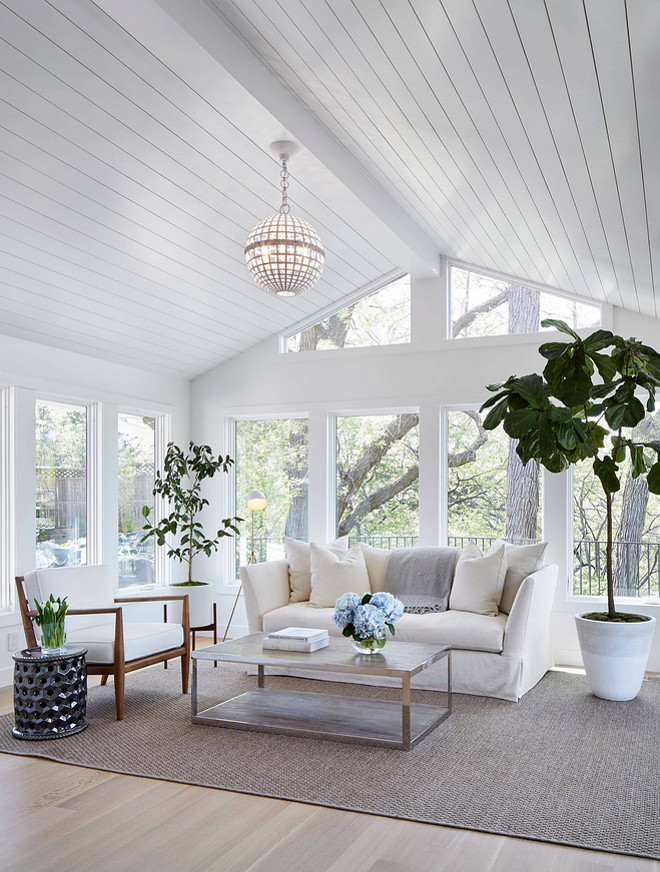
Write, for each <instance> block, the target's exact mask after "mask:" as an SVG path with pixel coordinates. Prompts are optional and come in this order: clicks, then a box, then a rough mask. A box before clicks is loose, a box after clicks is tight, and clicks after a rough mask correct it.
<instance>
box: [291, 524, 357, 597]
mask: <svg viewBox="0 0 660 872" xmlns="http://www.w3.org/2000/svg"><path fill="white" fill-rule="evenodd" d="M326 547H327V548H328V550H330V551H333V552H334V553H335V554H342V553H343V552H344V551H346V550H347V548H348V536H341V537H340V538H339V539H336V540H335V541H334V542H331V543H330V545H327V546H326ZM284 549H285V551H286V559H287V560H288V562H289V586H290V588H291V596H290V597H289V602H290V603H302V602H308V601H309V595H310V593H311V589H312V569H311V564H310V548H309V542H303V541H301V540H300V539H289V538H288V536H285V537H284Z"/></svg>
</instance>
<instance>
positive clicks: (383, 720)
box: [191, 633, 452, 751]
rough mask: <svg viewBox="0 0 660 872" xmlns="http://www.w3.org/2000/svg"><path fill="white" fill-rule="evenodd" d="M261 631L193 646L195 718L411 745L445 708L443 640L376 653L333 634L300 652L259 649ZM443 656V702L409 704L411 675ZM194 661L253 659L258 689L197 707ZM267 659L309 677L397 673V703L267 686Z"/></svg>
mask: <svg viewBox="0 0 660 872" xmlns="http://www.w3.org/2000/svg"><path fill="white" fill-rule="evenodd" d="M264 636H265V634H263V633H257V634H254V635H252V636H244V637H243V638H241V639H236V640H234V641H231V642H224V643H222V644H220V645H213V646H211V647H209V648H203V649H201V650H199V651H194V652H193V654H192V669H193V672H192V699H191V720H192V723H193V724H208V725H212V726H217V727H227V728H229V729H234V730H253V731H257V732H266V733H281V734H286V735H292V736H307V737H310V736H311V737H314V738H318V739H329V740H332V741H335V742H337V741H339V742H356V743H359V744H365V745H380V746H384V747H388V748H395V749H400V750H404V751H409V750H410V749H411V748H414V747H415V745H417V744H418V743H419V742H421V740H422V739H423V738H424V737H425V736H427V735H428V734H429V733H430V732H431V731H432V730H434V729H435V728H436V727H437V726H438V725H439V724H441V723H442V722H443V721H444V720H446V719H447V718H448V717H449V715H450V714H451V707H452V689H451V648H450V646H449V645H446V646H441V647H438V646H436V645H424V644H419V643H416V642H388V643H387V646H386V647H385V649H384V651H383V653H382V654H374V655H360V654H355V653H353V652H352V651H351V649H350V647H349V644H348V640H346V639H335V638H331V640H330V645H329V646H328V647H327V648H322V649H320V650H319V651H315V652H313V653H312V654H304V653H300V652H293V651H271V650H267V651H264V650H263V648H262V642H263V639H264ZM442 659H445V661H446V664H447V692H446V697H447V705H446V706H445V707H440V706H436V705H428V704H421V703H411V697H410V681H411V678H412V677H413V676H414V675H417V674H418V673H419V672H422V671H423V670H424V669H427V668H428V667H429V666H431V665H432V664H433V663H435V662H437V661H439V660H442ZM199 660H212V661H218V660H219V661H228V662H233V663H244V664H246V665H252V666H256V667H257V688H256V689H255V690H250V691H248V692H247V693H243V694H241V695H240V696H237V697H234V698H233V699H230V700H227V701H225V702H222V703H220V704H218V705H214V706H211V707H210V708H207V709H205V710H204V711H201V712H200V711H199V710H198V684H197V681H198V676H197V663H198V661H199ZM270 666H279V667H286V668H289V669H306V670H310V671H313V672H314V673H316V675H314V677H315V678H321V679H322V678H324V675H325V674H327V673H332V672H335V673H344V674H347V675H351V674H352V675H364V676H368V675H373V676H386V677H390V678H396V679H400V680H401V702H400V703H399V702H396V701H393V700H384V699H365V698H364V697H355V696H345V695H340V694H337V693H334V694H332V693H312V692H303V691H289V690H280V689H277V688H267V687H266V686H265V670H266V668H267V667H270ZM327 680H328V681H332V678H331V677H330V676H328V677H327Z"/></svg>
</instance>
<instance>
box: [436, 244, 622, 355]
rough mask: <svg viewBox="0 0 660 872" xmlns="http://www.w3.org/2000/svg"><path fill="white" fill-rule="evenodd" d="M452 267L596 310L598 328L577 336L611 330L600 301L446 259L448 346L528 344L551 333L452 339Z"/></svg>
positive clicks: (607, 310) (604, 305) (606, 307)
mask: <svg viewBox="0 0 660 872" xmlns="http://www.w3.org/2000/svg"><path fill="white" fill-rule="evenodd" d="M452 267H456V269H461V270H465V271H466V272H474V273H477V274H478V275H481V276H486V277H487V278H492V279H495V280H496V281H502V282H509V283H510V284H517V285H523V286H524V287H526V288H529V289H530V290H533V291H539V293H541V294H550V295H551V296H553V297H561V298H562V299H565V300H570V301H571V302H576V303H583V304H585V305H588V306H593V307H595V308H597V309H598V311H599V313H600V325H599V326H598V327H595V328H592V327H578V328H576V331H577V332H578V333H580V332H581V331H585V333H586V332H587V331H588V332H591V331H592V330H594V329H605V330H608V329H611V327H612V308H611V306H609V305H608V304H607V303H606V302H604V301H603V300H594V299H593V298H592V297H585V296H582V295H581V294H573V293H570V292H569V291H564V290H562V289H561V288H555V287H553V286H552V285H545V284H543V283H542V282H535V281H530V280H528V279H526V278H523V277H522V276H515V275H512V274H510V273H503V272H499V271H498V270H495V269H487V268H486V267H481V266H478V265H477V264H473V263H467V262H466V261H462V260H457V259H455V258H451V257H448V258H447V259H446V276H445V281H446V294H445V300H446V336H445V339H447V340H448V341H450V342H457V341H459V340H460V341H461V342H482V343H484V342H485V343H489V342H493V341H494V340H499V341H500V342H502V341H504V340H507V341H508V340H511V338H512V337H513V338H516V339H517V338H518V337H519V336H524V337H527V339H528V341H529V338H530V337H538V336H548V335H551V334H552V333H553V332H556V331H552V330H537V331H535V332H534V333H494V334H492V335H489V336H457V337H455V338H454V337H453V336H452V335H451V334H452V281H451V271H452Z"/></svg>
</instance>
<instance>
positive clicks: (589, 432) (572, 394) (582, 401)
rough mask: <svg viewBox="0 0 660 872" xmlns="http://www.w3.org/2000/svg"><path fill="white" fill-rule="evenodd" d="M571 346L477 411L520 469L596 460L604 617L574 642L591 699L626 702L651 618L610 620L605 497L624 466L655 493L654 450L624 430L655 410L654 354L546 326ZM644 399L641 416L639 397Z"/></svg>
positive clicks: (553, 345)
mask: <svg viewBox="0 0 660 872" xmlns="http://www.w3.org/2000/svg"><path fill="white" fill-rule="evenodd" d="M542 323H543V326H544V327H554V328H556V329H557V330H559V331H560V332H561V333H565V334H567V335H568V336H569V337H570V341H569V342H547V343H545V344H544V345H542V346H541V347H540V348H539V353H540V354H541V355H542V356H543V357H544V358H545V359H546V360H547V363H546V365H545V368H544V370H543V375H538V374H532V375H525V376H521V377H517V376H511V377H510V378H509V379H507V381H505V382H502V383H501V384H495V385H488V390H489V391H493V392H494V394H495V396H493V397H491V398H490V399H489V400H488V401H487V402H486V403H484V405H483V406H482V410H484V409H490V411H489V412H488V415H487V416H486V418H485V420H484V427H485V428H486V429H487V430H493V429H495V428H496V427H498V426H499V425H500V424H502V426H503V427H504V430H505V431H506V433H507V434H508V435H509V436H510V437H511V438H513V439H517V440H518V445H517V448H516V451H517V453H518V456H519V457H520V459H521V460H522V462H523V463H524V464H526V463H528V462H529V461H530V460H536V461H538V463H540V464H541V465H543V466H545V468H546V469H548V470H550V472H561V471H562V470H564V469H567V468H568V467H569V465H570V464H575V463H578V462H580V461H582V460H588V459H593V470H594V473H595V474H596V476H597V477H598V479H599V480H600V483H601V485H602V488H603V491H604V494H605V506H606V525H607V546H606V568H607V611H606V612H587V613H584V614H581V615H577V616H576V623H577V631H578V638H579V641H580V648H581V650H582V657H583V661H584V666H585V669H586V672H587V680H588V682H589V686H590V688H591V690H592V692H593V693H594V694H595V695H596V696H599V697H603V698H604V699H614V700H625V699H633V698H634V697H635V696H636V695H637V693H638V692H639V688H640V687H641V683H642V679H643V677H644V670H645V668H646V663H647V660H648V655H649V651H650V649H651V642H652V639H653V631H654V627H655V618H653V617H649V616H646V615H638V614H630V613H626V612H617V610H616V608H615V603H614V579H613V571H612V569H613V568H612V562H613V561H612V494H614V493H616V492H617V491H618V490H619V489H620V487H621V482H620V469H621V464H622V463H623V462H624V460H625V459H626V457H630V462H631V466H632V475H633V477H634V478H637V477H638V476H640V475H641V476H645V477H646V480H647V483H648V487H649V490H650V491H651V492H652V493H655V494H658V493H660V442H644V441H635V440H634V439H633V438H631V434H630V432H629V431H630V430H631V428H633V427H635V426H636V425H637V424H639V423H640V421H642V420H643V419H644V416H645V414H646V412H647V411H648V412H652V411H653V410H654V408H655V392H656V390H657V388H658V386H659V385H660V354H658V352H657V351H655V350H654V349H653V348H650V347H649V346H647V345H644V344H642V343H641V342H639V341H638V340H637V339H624V338H623V337H621V336H616V335H614V334H613V333H611V332H610V331H609V330H596V331H595V332H594V333H591V334H590V335H589V336H587V337H586V338H585V339H582V338H581V337H580V336H579V335H578V334H577V333H576V332H575V331H574V330H572V329H571V328H570V327H569V326H568V325H567V324H565V323H564V322H563V321H557V320H554V319H548V320H545V321H543V322H542ZM639 391H645V392H646V406H645V405H644V403H643V402H642V401H641V400H640V398H639V397H638V396H637V393H638V392H639Z"/></svg>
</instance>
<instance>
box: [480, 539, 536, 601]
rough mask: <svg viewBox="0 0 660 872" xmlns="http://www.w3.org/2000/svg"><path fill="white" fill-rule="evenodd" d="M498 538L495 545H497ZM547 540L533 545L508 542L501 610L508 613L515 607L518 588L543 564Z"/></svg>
mask: <svg viewBox="0 0 660 872" xmlns="http://www.w3.org/2000/svg"><path fill="white" fill-rule="evenodd" d="M499 541H500V540H499V539H498V540H496V541H495V542H494V543H493V545H497V543H498V542H499ZM547 547H548V543H547V542H534V543H533V544H531V545H509V543H508V542H507V543H506V576H505V578H504V588H503V590H502V600H501V602H500V611H501V612H506V614H507V615H508V614H509V612H510V611H511V609H512V608H513V601H514V600H515V598H516V594H517V593H518V589H519V588H520V585H521V584H522V583H523V581H524V580H525V579H526V578H527V576H528V575H531V574H532V572H536V570H537V569H540V568H541V567H542V566H543V558H544V555H545V550H546V548H547Z"/></svg>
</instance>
